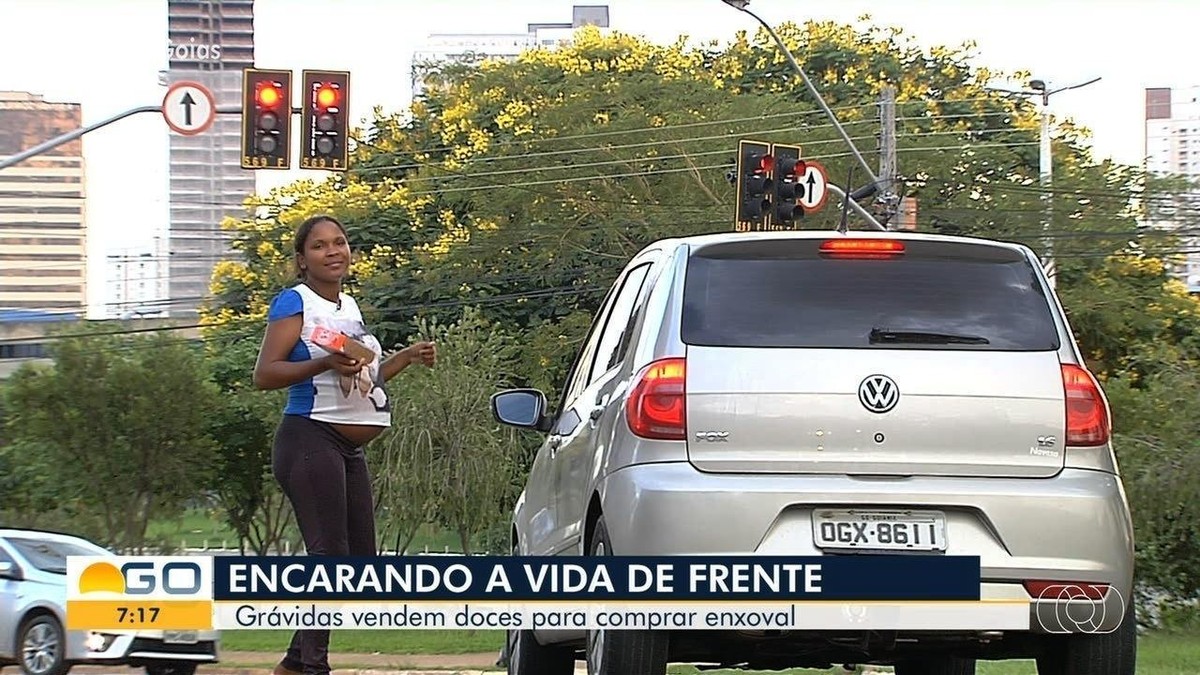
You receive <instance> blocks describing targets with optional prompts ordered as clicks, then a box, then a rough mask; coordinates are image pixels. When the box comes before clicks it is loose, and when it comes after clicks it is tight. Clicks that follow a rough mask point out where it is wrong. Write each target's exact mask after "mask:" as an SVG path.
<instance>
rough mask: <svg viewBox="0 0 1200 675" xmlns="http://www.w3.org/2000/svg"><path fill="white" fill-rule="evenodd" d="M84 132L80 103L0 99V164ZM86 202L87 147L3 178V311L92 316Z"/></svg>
mask: <svg viewBox="0 0 1200 675" xmlns="http://www.w3.org/2000/svg"><path fill="white" fill-rule="evenodd" d="M82 126H83V109H82V106H81V105H80V104H78V103H58V102H51V101H46V100H45V99H44V98H43V97H42V95H40V94H35V93H29V92H12V91H8V92H0V157H9V156H12V155H14V154H16V153H18V152H20V151H22V150H27V149H29V148H31V147H33V146H35V145H37V144H39V143H42V142H44V141H46V140H47V139H50V138H53V137H55V136H59V135H61V134H65V133H68V132H70V131H74V130H76V129H78V128H80V127H82ZM86 196H87V193H86V190H85V182H84V161H83V143H82V141H80V140H74V141H71V142H69V143H66V144H63V145H60V146H58V147H57V148H54V149H53V150H49V151H47V152H45V153H42V154H40V155H37V156H36V157H33V158H30V159H27V160H25V161H23V162H20V163H18V164H16V165H13V166H11V167H8V168H6V169H4V170H3V171H0V310H16V312H17V313H20V312H22V311H23V312H30V313H45V312H53V313H55V314H62V315H78V316H83V315H84V314H86V309H87V209H86V207H85V205H86Z"/></svg>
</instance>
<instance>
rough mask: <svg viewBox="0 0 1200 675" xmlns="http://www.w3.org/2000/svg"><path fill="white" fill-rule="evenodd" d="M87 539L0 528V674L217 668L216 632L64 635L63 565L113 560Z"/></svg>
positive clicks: (174, 674) (159, 674) (177, 673)
mask: <svg viewBox="0 0 1200 675" xmlns="http://www.w3.org/2000/svg"><path fill="white" fill-rule="evenodd" d="M112 555H113V553H112V552H111V551H109V550H108V549H105V548H102V547H100V546H98V545H97V544H94V543H92V542H90V541H88V540H86V539H83V538H80V537H76V536H72V535H68V534H60V533H55V532H43V531H39V530H21V529H0V668H2V667H3V666H5V665H9V664H16V665H17V666H18V667H19V668H20V670H21V672H22V673H23V674H24V675H65V674H66V673H67V672H68V671H70V670H71V668H72V667H74V666H76V665H102V666H131V667H144V668H145V669H146V673H147V675H194V673H195V672H196V667H197V666H198V665H201V664H213V663H216V662H217V660H218V658H217V654H218V650H219V648H220V633H219V632H218V631H215V630H208V631H170V630H168V631H162V630H104V631H82V630H67V628H66V626H67V558H68V557H69V556H112Z"/></svg>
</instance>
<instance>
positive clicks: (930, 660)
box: [895, 656, 975, 675]
mask: <svg viewBox="0 0 1200 675" xmlns="http://www.w3.org/2000/svg"><path fill="white" fill-rule="evenodd" d="M895 671H896V675H975V659H964V658H959V657H957V656H935V657H926V658H920V659H909V660H906V661H901V662H899V663H897V664H896V667H895Z"/></svg>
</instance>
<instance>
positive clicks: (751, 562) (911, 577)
mask: <svg viewBox="0 0 1200 675" xmlns="http://www.w3.org/2000/svg"><path fill="white" fill-rule="evenodd" d="M979 592H980V565H979V558H978V557H977V556H942V555H846V556H812V557H791V556H664V557H625V556H609V557H514V556H490V557H484V556H387V557H365V558H364V557H357V558H355V557H349V558H341V557H313V556H282V557H281V556H269V557H242V556H217V557H215V558H213V599H214V600H217V601H222V600H224V601H262V600H266V601H293V600H304V601H322V600H325V601H328V600H338V601H354V602H363V601H395V600H401V601H402V600H462V601H521V600H560V601H585V600H586V601H596V600H614V601H618V600H668V601H673V600H713V601H721V600H793V601H804V600H857V601H866V600H925V601H938V600H979Z"/></svg>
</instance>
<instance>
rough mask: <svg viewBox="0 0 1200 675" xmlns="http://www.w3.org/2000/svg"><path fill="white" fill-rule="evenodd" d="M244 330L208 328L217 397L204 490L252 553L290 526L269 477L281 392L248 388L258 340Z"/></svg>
mask: <svg viewBox="0 0 1200 675" xmlns="http://www.w3.org/2000/svg"><path fill="white" fill-rule="evenodd" d="M248 333H249V330H248V328H242V327H229V326H217V327H214V328H212V329H211V330H210V333H209V340H208V342H207V351H206V358H207V360H208V362H209V364H210V367H211V369H212V372H213V379H214V382H215V383H216V385H217V386H218V387H219V388H220V390H221V392H222V395H221V397H220V400H219V401H218V402H217V405H216V406H215V407H214V409H213V413H212V417H211V422H210V426H209V432H210V434H211V436H212V438H213V440H214V442H215V444H216V450H215V457H214V471H213V473H212V477H211V481H210V491H211V492H212V494H213V495H214V496H215V498H216V501H217V506H218V508H219V510H220V511H221V513H222V514H223V515H224V518H225V521H226V522H227V523H228V524H229V526H230V527H231V528H232V529H233V531H234V532H236V533H237V536H238V546H239V548H241V549H243V550H244V549H245V548H246V547H249V549H250V550H251V551H253V552H254V553H256V554H258V555H265V554H267V553H268V552H269V551H271V550H273V549H277V548H278V547H279V546H280V544H281V542H282V540H283V538H284V536H285V534H286V533H287V531H288V529H289V527H291V525H292V523H293V522H294V519H293V515H292V510H291V506H290V504H289V502H288V501H287V498H286V497H285V495H284V494H283V492H282V491H281V490H280V488H279V485H278V483H277V482H276V480H275V478H274V476H273V475H272V473H271V449H272V443H273V441H274V437H275V427H276V426H277V425H278V423H279V416H280V414H281V411H282V410H283V405H284V398H285V396H286V393H285V392H284V391H273V392H263V391H259V390H257V389H255V388H254V386H253V384H252V382H251V376H252V373H253V372H254V361H255V359H256V358H257V355H258V342H256V341H255V340H253V339H252V337H250V336H249V335H248Z"/></svg>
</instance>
